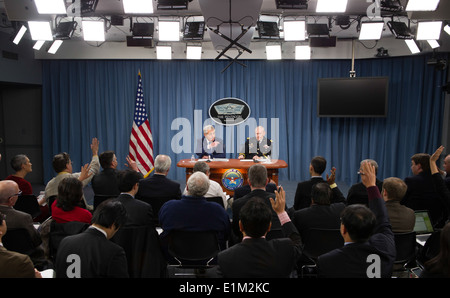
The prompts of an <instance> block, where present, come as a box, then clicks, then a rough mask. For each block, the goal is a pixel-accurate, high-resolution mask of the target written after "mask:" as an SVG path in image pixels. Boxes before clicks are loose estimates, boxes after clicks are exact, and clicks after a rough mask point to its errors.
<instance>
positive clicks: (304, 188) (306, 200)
mask: <svg viewBox="0 0 450 298" xmlns="http://www.w3.org/2000/svg"><path fill="white" fill-rule="evenodd" d="M319 182H326V181H325V180H323V178H322V177H312V178H311V179H310V180H306V181H302V182H299V183H298V184H297V189H296V191H295V198H294V209H295V210H300V209H303V208H307V207H309V206H311V190H312V187H313V186H314V185H315V184H316V183H319ZM331 192H332V193H331V198H330V203H340V202H345V197H344V195H343V194H342V192H341V191H340V190H339V187H335V188H333V189H332V190H331Z"/></svg>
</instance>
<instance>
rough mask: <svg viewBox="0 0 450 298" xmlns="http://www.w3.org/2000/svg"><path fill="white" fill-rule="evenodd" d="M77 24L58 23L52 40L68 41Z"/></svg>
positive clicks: (72, 22) (73, 22)
mask: <svg viewBox="0 0 450 298" xmlns="http://www.w3.org/2000/svg"><path fill="white" fill-rule="evenodd" d="M77 25H78V24H77V22H75V21H71V22H60V23H59V24H58V26H57V27H56V30H55V34H54V38H55V39H70V38H71V37H72V35H73V32H74V31H75V29H76V28H77Z"/></svg>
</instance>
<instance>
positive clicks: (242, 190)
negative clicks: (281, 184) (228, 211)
mask: <svg viewBox="0 0 450 298" xmlns="http://www.w3.org/2000/svg"><path fill="white" fill-rule="evenodd" d="M275 190H277V185H276V184H275V182H270V183H267V185H266V192H271V193H275ZM251 191H252V189H251V188H250V185H249V184H245V185H242V186H241V187H238V188H236V189H235V190H234V195H233V200H237V199H239V198H242V197H243V196H245V195H246V194H249V193H250V192H251Z"/></svg>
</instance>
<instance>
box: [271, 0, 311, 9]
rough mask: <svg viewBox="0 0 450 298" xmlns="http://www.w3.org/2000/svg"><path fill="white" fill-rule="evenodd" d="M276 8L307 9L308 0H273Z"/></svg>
mask: <svg viewBox="0 0 450 298" xmlns="http://www.w3.org/2000/svg"><path fill="white" fill-rule="evenodd" d="M275 4H276V5H277V9H308V0H275Z"/></svg>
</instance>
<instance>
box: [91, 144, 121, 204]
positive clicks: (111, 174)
mask: <svg viewBox="0 0 450 298" xmlns="http://www.w3.org/2000/svg"><path fill="white" fill-rule="evenodd" d="M98 159H99V162H100V166H101V167H102V168H103V170H102V171H101V172H100V173H98V174H95V175H94V177H92V181H91V183H92V190H93V191H94V194H95V195H102V196H107V195H108V196H111V197H117V196H118V195H119V194H120V190H119V186H118V184H119V183H118V178H117V175H118V172H117V157H116V154H115V152H114V151H111V150H108V151H104V152H102V153H101V154H100V155H99V157H98Z"/></svg>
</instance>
